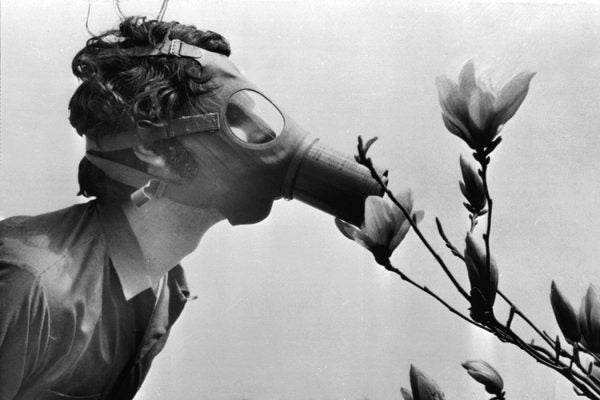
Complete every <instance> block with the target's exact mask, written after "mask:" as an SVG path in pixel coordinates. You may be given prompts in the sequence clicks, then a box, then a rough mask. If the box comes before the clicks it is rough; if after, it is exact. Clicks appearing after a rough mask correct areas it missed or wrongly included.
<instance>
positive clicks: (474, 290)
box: [464, 233, 498, 324]
mask: <svg viewBox="0 0 600 400" xmlns="http://www.w3.org/2000/svg"><path fill="white" fill-rule="evenodd" d="M464 257H465V265H466V266H467V272H468V274H469V282H470V284H471V293H470V295H471V317H472V318H473V320H475V321H477V322H481V323H483V324H485V323H488V322H489V321H490V320H491V319H492V317H493V306H494V301H495V300H496V293H497V291H498V268H497V267H496V263H495V262H494V260H493V259H492V258H491V257H490V263H489V268H488V265H487V257H486V252H485V249H484V248H482V247H481V246H480V245H478V244H477V243H476V242H475V239H474V238H473V236H472V235H471V234H470V233H468V234H467V238H466V249H465V255H464Z"/></svg>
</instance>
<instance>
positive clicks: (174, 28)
mask: <svg viewBox="0 0 600 400" xmlns="http://www.w3.org/2000/svg"><path fill="white" fill-rule="evenodd" d="M167 36H168V37H169V38H170V39H179V40H181V41H183V42H186V43H188V44H191V45H194V46H197V47H201V48H204V49H206V50H209V51H212V52H216V53H221V54H224V55H226V56H229V55H230V53H231V49H230V47H229V43H228V42H227V40H226V39H225V38H224V37H223V36H221V35H219V34H218V33H214V32H211V31H201V30H199V29H197V28H196V27H194V26H192V25H183V24H180V23H178V22H162V21H156V20H146V18H145V17H130V18H128V19H126V20H124V21H123V22H121V24H120V25H119V28H118V29H114V30H109V31H107V32H105V33H103V34H101V35H98V36H95V37H92V38H90V39H89V40H88V41H87V43H86V45H85V47H84V48H83V49H81V50H80V51H79V52H78V53H77V54H76V55H75V57H74V59H73V63H72V69H73V74H74V75H75V76H76V77H77V78H78V79H79V80H80V81H81V84H80V85H79V87H78V88H77V89H76V90H75V93H74V94H73V96H72V97H71V100H70V102H69V111H70V114H69V121H70V122H71V125H72V126H73V127H74V128H75V129H76V131H77V133H78V134H79V135H85V136H86V137H88V138H90V139H92V140H95V139H96V138H98V137H100V136H102V135H111V134H115V133H118V132H122V131H125V130H129V129H132V128H133V127H135V126H136V123H137V122H138V121H141V120H148V121H151V122H153V123H161V122H162V123H165V122H166V123H168V121H170V120H171V119H174V118H178V117H181V116H185V115H193V114H197V113H201V112H203V111H202V109H201V106H200V104H199V101H198V100H199V98H200V96H201V95H202V94H204V92H203V89H202V88H203V87H205V86H204V84H205V83H206V79H205V78H204V77H203V76H202V74H201V66H200V65H199V64H198V63H197V62H196V61H194V60H193V59H189V58H186V57H181V58H178V57H172V56H166V55H161V56H152V57H135V56H132V55H130V54H129V53H128V52H127V50H126V49H128V48H132V47H149V48H151V47H156V46H158V45H160V44H161V43H162V42H163V40H164V39H165V38H166V37H167ZM149 147H150V149H152V150H153V151H155V152H156V153H157V154H160V155H162V156H163V157H165V159H166V160H167V163H168V164H169V165H170V166H171V167H172V168H173V169H174V170H175V171H176V172H177V173H179V174H180V175H181V176H183V177H184V178H190V177H192V176H193V175H194V174H195V173H196V170H197V168H198V166H197V164H196V162H195V161H194V160H193V158H192V156H191V155H190V154H189V153H188V152H187V150H186V149H185V148H184V147H183V146H182V145H181V144H180V143H179V142H178V141H177V139H174V138H171V139H163V140H158V141H156V142H154V143H151V144H150V145H149ZM102 156H103V157H106V158H110V159H113V160H116V161H119V162H121V163H124V164H127V165H130V166H132V167H134V168H137V169H140V170H145V169H146V165H145V164H144V163H143V162H141V161H139V160H138V159H137V157H136V156H135V155H134V154H133V151H132V150H131V149H126V150H120V151H113V152H104V153H102ZM79 186H80V192H79V194H82V195H84V196H86V197H87V196H96V197H98V199H99V200H112V201H123V200H125V199H126V198H127V197H128V196H129V194H130V193H131V191H132V190H133V188H130V187H127V186H125V185H123V184H121V183H118V182H115V181H113V180H111V179H109V178H108V177H106V176H105V175H104V173H103V172H102V171H101V170H100V169H98V168H97V167H95V166H94V165H93V164H91V163H90V162H89V161H87V159H85V158H84V159H83V160H82V161H81V163H80V165H79Z"/></svg>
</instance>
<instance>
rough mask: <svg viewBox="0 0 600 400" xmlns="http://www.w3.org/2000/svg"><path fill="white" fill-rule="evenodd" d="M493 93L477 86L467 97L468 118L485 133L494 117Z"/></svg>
mask: <svg viewBox="0 0 600 400" xmlns="http://www.w3.org/2000/svg"><path fill="white" fill-rule="evenodd" d="M494 115H495V114H494V95H492V94H491V93H489V92H486V91H484V90H482V89H481V88H479V87H477V88H475V89H474V90H473V91H472V92H471V97H470V99H469V118H471V121H472V122H473V124H474V125H475V127H476V128H477V129H479V130H480V131H484V132H486V133H487V129H488V128H489V126H490V122H491V121H492V119H493V118H494Z"/></svg>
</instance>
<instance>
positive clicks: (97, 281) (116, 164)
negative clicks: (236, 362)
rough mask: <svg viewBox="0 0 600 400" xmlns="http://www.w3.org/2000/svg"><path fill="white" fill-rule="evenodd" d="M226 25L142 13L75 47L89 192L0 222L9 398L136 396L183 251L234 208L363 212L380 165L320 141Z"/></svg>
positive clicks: (1, 346) (162, 333)
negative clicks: (250, 66)
mask: <svg viewBox="0 0 600 400" xmlns="http://www.w3.org/2000/svg"><path fill="white" fill-rule="evenodd" d="M230 52H231V49H230V46H229V43H228V42H227V40H226V39H225V38H224V37H222V36H221V35H219V34H217V33H214V32H210V31H202V30H199V29H197V28H195V27H194V26H190V25H184V24H180V23H178V22H164V21H158V20H147V19H146V18H143V17H130V18H127V19H125V20H123V21H122V22H121V24H120V25H119V27H118V29H115V30H109V31H107V32H105V33H103V34H101V35H98V36H95V37H92V38H91V39H89V40H88V41H87V43H86V45H85V47H84V48H83V49H82V50H80V51H79V52H78V53H77V55H76V56H75V58H74V60H73V64H72V69H73V73H74V74H75V76H76V77H77V78H78V79H79V80H80V82H81V83H80V85H79V87H78V88H77V89H76V91H75V93H74V94H73V96H72V98H71V100H70V103H69V110H70V116H69V118H70V122H71V124H72V126H73V127H74V128H75V129H76V131H77V132H78V133H79V134H80V135H82V136H85V139H86V155H85V157H84V158H83V159H82V160H81V163H80V165H79V184H80V194H81V195H83V196H86V197H94V199H92V200H90V201H89V202H87V203H85V204H78V205H75V206H72V207H69V208H66V209H63V210H59V211H55V212H51V213H48V214H43V215H38V216H27V217H25V216H21V217H12V218H8V219H6V220H4V221H2V222H0V400H13V399H14V400H21V399H42V400H50V399H69V398H73V399H75V398H77V399H82V398H85V399H95V400H96V399H111V400H113V399H116V400H121V399H131V398H133V397H134V395H135V393H136V392H137V390H138V389H139V388H140V386H141V384H142V382H143V381H144V378H145V376H146V374H147V372H148V370H149V368H150V366H151V364H152V360H153V358H154V357H155V356H156V355H157V354H158V353H159V352H160V351H161V349H162V348H163V346H164V344H165V342H166V340H167V337H168V335H169V330H170V328H171V326H172V325H173V323H174V322H175V321H176V320H177V318H178V317H179V315H180V313H181V312H182V309H183V308H184V306H185V303H186V301H187V300H188V298H189V290H188V287H187V283H186V280H185V276H184V273H183V269H182V267H181V266H180V265H179V262H180V260H181V259H182V258H183V257H185V256H186V255H188V254H190V253H191V252H192V251H194V249H196V248H197V246H198V245H199V243H200V240H201V239H202V236H203V235H204V233H205V232H206V231H207V230H208V229H209V228H210V227H211V226H213V225H214V224H216V223H217V222H219V221H221V220H224V219H227V220H228V221H229V222H230V223H231V224H232V225H237V224H249V223H255V222H258V221H261V220H263V219H264V218H266V217H267V216H268V215H269V212H270V210H271V206H272V203H273V201H274V200H276V199H278V198H280V197H287V198H290V199H291V198H298V199H300V200H302V201H304V202H306V203H308V204H310V205H313V206H315V207H317V208H319V209H321V210H323V211H326V212H329V213H331V214H333V215H335V216H337V217H339V218H342V219H344V220H346V221H349V222H352V223H354V224H357V225H359V224H360V223H361V221H362V218H363V216H364V201H365V199H366V197H367V196H369V195H375V194H378V195H380V194H381V190H382V189H381V187H380V186H379V184H378V183H377V182H376V181H375V180H374V179H373V178H372V177H371V173H370V171H369V170H368V169H367V168H366V167H363V166H360V165H358V164H357V163H356V162H355V161H354V160H353V159H352V158H349V157H345V156H342V155H340V154H338V153H337V152H335V151H331V150H330V149H329V148H328V147H327V146H324V145H322V144H320V143H318V139H313V138H311V137H310V135H309V134H308V133H307V132H305V131H303V130H302V129H301V128H300V127H299V126H298V125H296V124H295V123H294V122H293V120H292V119H291V118H289V116H288V115H286V114H285V113H283V112H282V111H280V110H279V109H278V108H277V107H276V106H275V105H274V104H273V103H271V102H270V100H268V99H267V98H266V97H264V96H263V95H262V94H261V93H260V90H259V89H258V88H256V87H255V86H254V85H252V84H251V83H250V82H248V81H247V80H246V79H245V78H244V77H243V75H242V74H241V73H240V72H239V70H238V69H237V68H236V67H235V65H234V64H233V63H232V62H231V61H230V60H229V58H228V57H229V55H230Z"/></svg>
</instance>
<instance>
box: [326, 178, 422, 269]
mask: <svg viewBox="0 0 600 400" xmlns="http://www.w3.org/2000/svg"><path fill="white" fill-rule="evenodd" d="M396 199H397V200H398V202H399V203H400V204H402V206H403V207H404V209H405V210H406V211H407V212H408V214H409V215H411V216H412V219H413V221H414V222H415V223H418V222H419V221H420V220H421V219H422V218H423V211H417V212H414V213H413V212H412V208H413V197H412V192H411V191H410V190H406V191H403V192H400V193H398V194H397V195H396ZM335 223H336V225H337V227H338V229H339V230H340V232H342V233H343V234H344V236H346V237H347V238H349V239H352V240H354V241H355V242H357V243H358V244H360V245H361V246H363V247H364V248H366V249H368V250H369V251H371V252H372V253H373V255H375V259H376V260H377V261H378V262H384V261H385V260H387V259H388V258H389V257H390V256H391V255H392V252H393V251H394V250H395V249H396V247H398V245H399V244H400V242H402V240H403V239H404V237H405V236H406V234H407V233H408V231H409V229H410V222H409V220H408V219H407V218H406V217H405V216H404V213H402V211H401V210H400V208H398V207H397V206H396V205H395V204H393V203H392V202H391V201H389V200H386V199H384V198H381V197H379V196H369V197H367V200H366V201H365V221H364V223H363V226H362V227H361V228H357V227H356V226H354V225H351V224H349V223H347V222H345V221H342V220H340V219H336V220H335Z"/></svg>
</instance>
